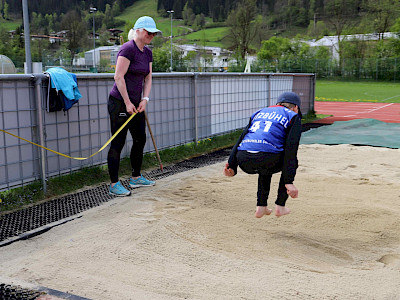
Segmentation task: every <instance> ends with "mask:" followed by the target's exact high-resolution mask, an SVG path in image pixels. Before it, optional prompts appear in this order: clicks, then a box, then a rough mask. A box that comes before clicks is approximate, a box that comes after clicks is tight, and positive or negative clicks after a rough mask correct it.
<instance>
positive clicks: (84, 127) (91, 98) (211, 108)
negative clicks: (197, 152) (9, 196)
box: [0, 73, 315, 191]
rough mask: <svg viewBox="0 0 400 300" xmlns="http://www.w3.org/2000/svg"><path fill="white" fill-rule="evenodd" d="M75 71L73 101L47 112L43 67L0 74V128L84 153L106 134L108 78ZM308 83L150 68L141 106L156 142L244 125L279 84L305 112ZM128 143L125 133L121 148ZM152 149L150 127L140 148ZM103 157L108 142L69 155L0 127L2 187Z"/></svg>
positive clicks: (310, 101)
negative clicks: (77, 97)
mask: <svg viewBox="0 0 400 300" xmlns="http://www.w3.org/2000/svg"><path fill="white" fill-rule="evenodd" d="M77 79H78V88H79V91H80V93H81V94H82V98H81V99H80V100H79V102H78V103H77V104H75V105H74V106H73V107H72V108H71V109H70V110H68V111H67V112H62V111H60V112H47V94H48V77H47V76H46V75H45V74H31V75H0V128H1V129H3V130H5V131H8V132H10V133H12V134H15V135H18V136H20V137H22V138H24V139H26V140H29V141H32V142H34V143H37V144H41V145H43V146H45V147H47V148H50V149H53V150H55V151H58V152H61V153H64V154H67V155H69V156H73V157H88V156H90V155H91V154H92V153H94V152H96V151H97V150H98V149H99V148H101V147H102V146H103V145H104V144H105V143H106V142H107V140H108V139H109V138H110V137H111V135H110V125H109V118H108V112H107V100H108V94H109V92H110V90H111V88H112V86H113V83H114V79H113V74H77ZM314 89H315V76H314V75H313V74H266V73H263V74H260V73H248V74H244V73H154V74H153V85H152V92H151V95H150V99H151V100H150V101H149V104H148V106H147V112H148V117H149V121H150V124H151V128H152V131H153V134H154V138H155V140H156V144H157V147H158V148H159V149H166V148H171V147H175V146H178V145H182V144H186V143H189V142H193V141H195V142H197V141H198V140H201V139H205V138H209V137H212V136H216V135H221V134H224V133H228V132H230V131H233V130H236V129H239V128H242V127H244V126H245V125H246V124H247V122H248V119H249V116H250V115H251V114H252V113H253V112H254V111H255V110H257V109H260V108H263V107H265V106H269V105H272V104H274V103H275V102H276V99H277V97H278V95H279V94H280V93H282V92H284V91H294V92H297V93H298V94H299V95H300V96H301V99H302V107H301V109H302V111H303V113H307V112H308V111H312V110H313V109H314ZM131 145H132V143H131V139H130V135H129V134H128V139H127V143H126V146H125V148H124V150H123V155H124V156H127V155H129V149H130V146H131ZM153 151H154V146H153V144H152V142H151V139H150V136H149V134H148V136H147V143H146V146H145V152H153ZM106 161H107V149H105V150H104V151H102V152H100V153H99V154H97V155H95V156H94V157H92V158H90V159H87V160H73V159H68V158H65V157H62V156H59V155H57V154H55V153H53V152H50V151H45V150H43V149H41V148H39V147H37V146H34V145H32V144H30V143H28V142H27V141H24V140H22V139H18V138H15V137H13V136H10V135H8V134H5V133H3V132H0V191H4V190H8V189H11V188H13V187H18V186H23V185H26V184H28V183H31V182H32V181H35V180H39V179H42V180H43V179H47V178H49V177H52V176H59V175H62V174H65V173H69V172H73V171H75V170H78V169H81V168H83V167H89V166H94V165H100V164H105V163H106ZM43 182H45V181H43Z"/></svg>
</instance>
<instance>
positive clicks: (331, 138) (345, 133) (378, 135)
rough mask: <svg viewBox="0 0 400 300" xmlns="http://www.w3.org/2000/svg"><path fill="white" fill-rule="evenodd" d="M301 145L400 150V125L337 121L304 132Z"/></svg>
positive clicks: (379, 122) (364, 121)
mask: <svg viewBox="0 0 400 300" xmlns="http://www.w3.org/2000/svg"><path fill="white" fill-rule="evenodd" d="M300 144H325V145H337V144H350V145H366V146H378V147H386V148H395V149H398V148H400V123H385V122H382V121H378V120H375V119H358V120H351V121H336V122H335V123H333V124H332V125H329V126H321V127H318V128H315V129H310V130H308V131H306V132H303V134H302V136H301V140H300Z"/></svg>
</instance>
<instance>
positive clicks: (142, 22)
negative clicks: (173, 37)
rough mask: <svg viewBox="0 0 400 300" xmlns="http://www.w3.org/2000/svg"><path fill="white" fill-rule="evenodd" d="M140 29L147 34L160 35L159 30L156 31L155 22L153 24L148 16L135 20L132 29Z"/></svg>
mask: <svg viewBox="0 0 400 300" xmlns="http://www.w3.org/2000/svg"><path fill="white" fill-rule="evenodd" d="M140 28H143V29H145V30H146V31H148V32H156V33H162V32H161V30H158V29H157V27H156V22H154V20H153V18H152V17H148V16H143V17H140V18H139V19H137V21H136V23H135V26H133V29H140Z"/></svg>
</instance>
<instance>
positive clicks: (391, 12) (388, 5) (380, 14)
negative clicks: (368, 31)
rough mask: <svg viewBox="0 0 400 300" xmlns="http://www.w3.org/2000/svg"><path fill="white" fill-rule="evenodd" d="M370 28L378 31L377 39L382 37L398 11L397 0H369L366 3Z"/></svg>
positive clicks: (399, 6) (399, 3) (398, 4)
mask: <svg viewBox="0 0 400 300" xmlns="http://www.w3.org/2000/svg"><path fill="white" fill-rule="evenodd" d="M366 9H367V11H368V15H369V17H370V19H371V21H372V22H371V23H372V26H373V27H372V28H373V29H374V31H375V32H377V33H379V39H383V33H385V32H386V31H387V30H388V29H389V28H390V27H391V26H392V25H393V24H394V22H395V17H396V16H397V15H398V13H399V11H400V2H399V1H398V0H369V1H368V2H367V4H366Z"/></svg>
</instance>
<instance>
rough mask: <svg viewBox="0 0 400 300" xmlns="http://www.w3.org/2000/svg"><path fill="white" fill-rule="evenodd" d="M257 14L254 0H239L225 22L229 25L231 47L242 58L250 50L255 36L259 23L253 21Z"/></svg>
mask: <svg viewBox="0 0 400 300" xmlns="http://www.w3.org/2000/svg"><path fill="white" fill-rule="evenodd" d="M256 16H257V1H256V0H247V1H246V0H240V1H239V2H238V4H237V7H236V9H234V10H232V11H231V12H230V13H229V15H228V18H227V20H226V23H227V25H228V27H229V37H228V41H229V42H230V45H231V46H230V48H231V49H238V51H239V53H240V56H241V57H242V59H244V58H245V57H246V55H247V53H248V52H249V50H250V43H251V42H252V41H253V39H254V38H255V37H256V35H257V32H258V28H259V23H258V22H256V21H255V19H256Z"/></svg>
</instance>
